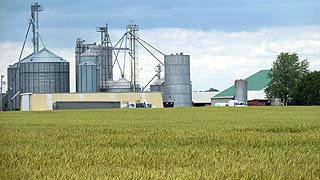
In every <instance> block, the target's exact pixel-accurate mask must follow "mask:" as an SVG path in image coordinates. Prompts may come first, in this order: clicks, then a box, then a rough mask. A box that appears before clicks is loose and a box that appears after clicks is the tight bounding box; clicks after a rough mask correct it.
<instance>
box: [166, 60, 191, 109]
mask: <svg viewBox="0 0 320 180" xmlns="http://www.w3.org/2000/svg"><path fill="white" fill-rule="evenodd" d="M164 63H165V93H164V102H174V106H175V107H186V106H192V89H191V81H190V56H189V55H182V54H179V55H178V54H177V55H166V56H165V58H164Z"/></svg>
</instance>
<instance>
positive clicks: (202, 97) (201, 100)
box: [192, 91, 219, 107]
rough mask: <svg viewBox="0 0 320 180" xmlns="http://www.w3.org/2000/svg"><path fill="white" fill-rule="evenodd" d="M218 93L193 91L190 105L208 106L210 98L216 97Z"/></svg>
mask: <svg viewBox="0 0 320 180" xmlns="http://www.w3.org/2000/svg"><path fill="white" fill-rule="evenodd" d="M218 93H219V92H218V91H216V92H201V91H193V92H192V105H193V106H197V107H198V106H210V105H211V97H212V96H215V95H217V94H218Z"/></svg>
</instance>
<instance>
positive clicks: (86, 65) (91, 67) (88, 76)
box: [77, 61, 100, 93]
mask: <svg viewBox="0 0 320 180" xmlns="http://www.w3.org/2000/svg"><path fill="white" fill-rule="evenodd" d="M77 69H78V71H79V72H78V74H79V75H78V77H77V78H79V79H78V80H77V82H78V84H77V90H78V92H81V93H84V92H99V78H100V74H99V73H100V71H99V66H97V64H96V63H95V62H92V61H85V62H81V63H80V64H79V65H78V68H77Z"/></svg>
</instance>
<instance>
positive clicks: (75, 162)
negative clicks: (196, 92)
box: [0, 107, 320, 179]
mask: <svg viewBox="0 0 320 180" xmlns="http://www.w3.org/2000/svg"><path fill="white" fill-rule="evenodd" d="M0 145H1V146H0V156H1V159H0V179H319V177H320V107H239V108H231V107H219V108H217V107H205V108H176V109H110V110H76V111H75V110H73V111H51V112H2V113H0Z"/></svg>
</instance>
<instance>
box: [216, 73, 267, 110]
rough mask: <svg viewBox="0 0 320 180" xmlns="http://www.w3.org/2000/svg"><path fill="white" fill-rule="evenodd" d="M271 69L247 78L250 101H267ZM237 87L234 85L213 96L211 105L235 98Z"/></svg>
mask: <svg viewBox="0 0 320 180" xmlns="http://www.w3.org/2000/svg"><path fill="white" fill-rule="evenodd" d="M269 72H270V70H261V71H259V72H257V73H255V74H253V75H251V76H249V77H248V78H246V79H245V80H247V82H248V103H249V104H250V103H255V102H265V101H266V100H267V98H266V94H265V92H264V89H265V88H266V86H267V84H268V83H269V81H270V78H268V73H269ZM234 96H235V87H234V85H233V86H231V87H229V88H227V89H226V90H224V91H221V92H220V93H218V94H217V95H215V96H213V97H212V98H211V105H212V106H214V105H215V104H216V103H228V102H229V101H230V100H232V99H234Z"/></svg>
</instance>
